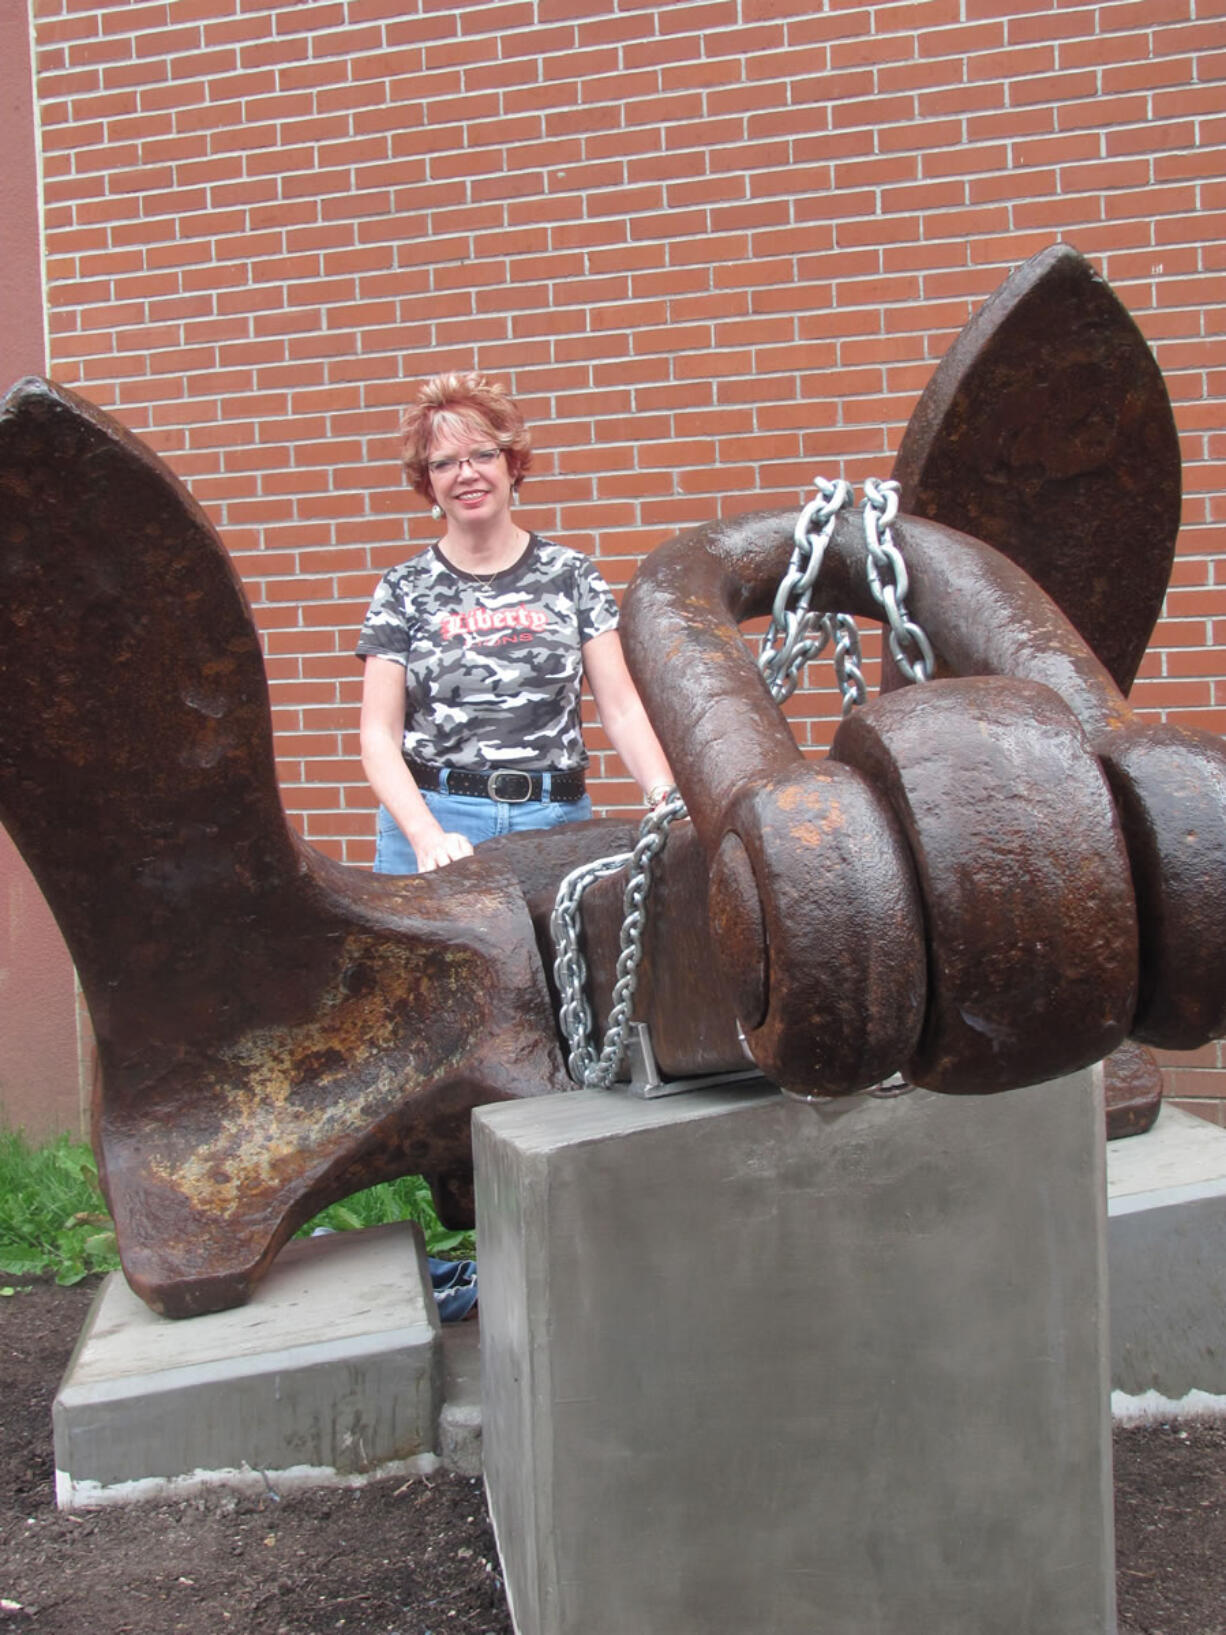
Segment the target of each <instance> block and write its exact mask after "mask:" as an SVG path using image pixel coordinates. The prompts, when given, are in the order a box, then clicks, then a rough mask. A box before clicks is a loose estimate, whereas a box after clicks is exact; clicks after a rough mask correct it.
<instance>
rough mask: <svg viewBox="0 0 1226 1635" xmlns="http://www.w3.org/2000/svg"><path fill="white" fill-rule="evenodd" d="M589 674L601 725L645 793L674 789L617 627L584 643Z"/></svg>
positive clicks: (584, 659)
mask: <svg viewBox="0 0 1226 1635" xmlns="http://www.w3.org/2000/svg"><path fill="white" fill-rule="evenodd" d="M583 669H584V672H585V674H586V675H587V679H588V683H589V685H590V686H591V689H592V695H593V697H594V698H595V700H596V708H597V709H598V710H599V711H600V720H601V724H602V725H603V727H604V730H605V731H606V732H607V733H608V735H609V738H610V739H611V741H612V744H613V748H614V749H615V750H616V751H617V753H618V754H619V755H620V756H621V758H622V760H623V761H624V762H625V763H626V766H627V767H628V768H629V770H630V775H631V776H632V777H633V778H635V779H637V781H638V783H639V784H640V785H641V786H642V788H643V790H644V792H645V793H647V794H648V795H649V796H650V795H661V794H662V793H663V792H664V791H666V790H668V789H671V788H672V783H673V774H672V769H671V768H670V767H669V764H668V757H667V756H666V755H665V753H664V751H663V749H662V748H661V747H660V740H659V739H658V738H657V737H656V735H655V732H654V731H653V729H652V725H651V722H650V721H649V720H648V719H647V711H646V710H645V709H644V708H643V701H642V699H641V698H640V697H639V694H638V688H637V687H636V686H635V685H634V682H633V681H632V680H631V679H630V672H629V670H627V668H626V660H625V657H624V655H623V653H622V639H621V637H620V636H619V635H618V634H617V631H616V630H606V631H604V632H603V633H602V634H601V635H599V636H593V637H592V639H591V641H588V642H585V643H584V644H583Z"/></svg>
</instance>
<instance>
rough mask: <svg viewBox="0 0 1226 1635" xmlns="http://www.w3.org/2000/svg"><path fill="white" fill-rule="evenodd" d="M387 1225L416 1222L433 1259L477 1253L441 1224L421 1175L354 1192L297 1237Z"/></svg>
mask: <svg viewBox="0 0 1226 1635" xmlns="http://www.w3.org/2000/svg"><path fill="white" fill-rule="evenodd" d="M389 1221H416V1222H417V1224H418V1225H419V1226H420V1227H421V1229H422V1235H423V1236H424V1237H425V1240H426V1249H427V1251H428V1252H429V1253H430V1254H432V1255H438V1256H456V1257H462V1256H471V1255H473V1254H474V1253H475V1252H476V1251H475V1246H474V1239H473V1234H472V1233H471V1232H452V1231H449V1230H448V1228H447V1227H445V1226H444V1225H443V1224H442V1223H441V1222H440V1220H439V1218H438V1215H437V1214H436V1213H435V1209H434V1200H433V1198H432V1197H431V1196H430V1188H429V1187H428V1186H427V1185H426V1182H425V1181H424V1180H423V1178H422V1177H421V1176H420V1175H402V1176H401V1177H400V1179H399V1180H398V1181H382V1182H380V1184H379V1185H378V1186H374V1187H368V1188H367V1189H366V1191H365V1192H355V1193H354V1195H353V1197H352V1198H345V1199H344V1200H343V1201H342V1202H341V1203H339V1204H331V1205H329V1207H328V1208H327V1209H325V1210H324V1211H323V1213H322V1214H320V1215H316V1217H315V1219H314V1220H312V1221H308V1222H307V1224H306V1225H305V1226H304V1227H303V1228H302V1230H301V1231H300V1232H299V1234H298V1236H299V1237H309V1236H310V1234H311V1233H312V1232H313V1231H315V1230H316V1228H318V1227H321V1226H322V1227H329V1228H330V1229H331V1230H332V1231H334V1232H350V1231H353V1230H355V1229H356V1228H358V1227H362V1226H384V1225H386V1224H387V1223H388V1222H389Z"/></svg>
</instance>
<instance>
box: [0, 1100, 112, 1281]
mask: <svg viewBox="0 0 1226 1635" xmlns="http://www.w3.org/2000/svg"><path fill="white" fill-rule="evenodd" d="M118 1265H119V1255H118V1253H117V1252H116V1249H115V1233H114V1230H113V1228H112V1226H111V1219H110V1216H109V1215H108V1214H107V1212H106V1205H105V1204H104V1203H103V1201H102V1194H101V1192H100V1191H99V1190H98V1169H97V1166H96V1165H95V1163H94V1155H93V1153H91V1152H90V1150H89V1148H88V1147H86V1146H84V1145H82V1144H81V1143H80V1142H72V1141H70V1140H69V1139H68V1138H67V1137H66V1136H62V1137H60V1139H59V1140H57V1141H51V1142H48V1143H47V1144H46V1145H45V1146H42V1147H31V1146H30V1144H29V1143H28V1142H27V1141H26V1139H25V1138H24V1136H22V1135H20V1134H18V1133H17V1132H15V1131H12V1130H0V1272H7V1273H9V1274H11V1275H15V1276H17V1277H29V1276H36V1275H38V1274H40V1273H43V1272H53V1273H54V1274H55V1281H56V1282H57V1283H79V1282H80V1281H81V1279H82V1278H83V1277H88V1276H89V1275H90V1273H91V1272H109V1271H113V1270H114V1269H115V1268H116V1267H117V1266H118Z"/></svg>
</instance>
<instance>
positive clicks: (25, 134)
mask: <svg viewBox="0 0 1226 1635" xmlns="http://www.w3.org/2000/svg"><path fill="white" fill-rule="evenodd" d="M0 141H2V142H3V152H4V155H5V162H4V164H3V165H2V166H0V230H2V232H3V240H2V242H3V264H4V277H3V278H0V390H7V388H8V387H9V385H10V384H11V383H12V382H13V381H14V380H16V379H18V378H19V377H20V376H22V375H29V374H42V372H43V370H44V368H45V367H46V364H45V356H46V345H45V341H44V327H43V289H42V265H41V255H40V247H39V228H38V164H37V155H36V151H35V143H34V106H33V92H32V88H31V80H30V39H29V22H28V18H27V15H26V8H25V6H24V4H14V3H12V0H9V3H7V4H5V5H3V6H0ZM77 1059H78V1053H77V1023H76V996H75V992H74V985H73V974H72V963H71V961H70V960H69V958H68V952H67V950H66V949H65V947H64V944H63V941H62V940H61V938H60V934H59V932H58V931H57V929H56V926H55V921H54V920H53V919H52V918H51V915H50V912H49V911H48V909H47V905H46V904H45V903H44V902H43V899H42V896H41V894H40V893H39V890H38V887H37V886H36V885H35V883H34V881H33V879H32V877H31V875H30V873H29V871H28V869H27V868H26V867H25V865H24V863H22V861H21V858H20V857H19V855H18V853H17V850H16V848H15V847H14V846H13V843H12V841H11V840H10V839H9V837H8V835H7V834H6V833H5V832H4V831H3V829H0V1122H3V1123H5V1124H9V1125H15V1126H19V1127H22V1128H24V1129H25V1130H27V1131H28V1133H29V1134H30V1135H32V1136H43V1135H49V1134H51V1133H52V1132H53V1131H57V1130H63V1129H67V1130H73V1131H74V1132H76V1131H80V1130H81V1128H82V1116H83V1115H82V1109H81V1096H80V1090H79V1083H80V1074H79V1072H78V1066H77Z"/></svg>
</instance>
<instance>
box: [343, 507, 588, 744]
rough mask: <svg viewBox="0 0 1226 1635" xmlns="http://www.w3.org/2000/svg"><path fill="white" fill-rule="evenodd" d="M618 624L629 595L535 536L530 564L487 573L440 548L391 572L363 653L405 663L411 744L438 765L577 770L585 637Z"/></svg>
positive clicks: (525, 559) (370, 617)
mask: <svg viewBox="0 0 1226 1635" xmlns="http://www.w3.org/2000/svg"><path fill="white" fill-rule="evenodd" d="M616 628H617V603H616V602H615V601H614V600H613V595H612V592H611V591H610V590H609V587H608V586H607V585H606V584H605V582H604V580H603V579H602V578H601V576H600V574H599V573H598V572H597V570H596V568H595V567H594V566H593V564H592V563H591V561H590V560H589V559H588V558H587V557H586V556H584V555H583V553H582V552H581V551H572V550H570V549H568V548H567V547H566V546H565V545H555V544H553V543H552V541H550V540H547V539H542V538H541V537H540V535H539V534H532V535H531V536H530V538H529V540H528V544H527V547H526V548H525V550H524V553H523V555H522V556H521V557H520V558H519V560H518V562H515V563H514V564H512V566H511V567H509V568H506V569H504V570H503V572H502V573H499V574H495V575H494V577H493V578H492V579H488V580H487V579H479V578H477V576H476V575H475V574H470V573H462V572H461V571H460V569H459V568H455V567H453V566H452V565H451V563H450V562H448V561H447V559H446V558H445V557H444V556H443V555H442V554H441V552H439V551H438V549H437V548H436V547H434V546H431V547H430V549H429V550H427V551H423V552H422V554H421V555H420V556H415V557H414V558H413V559H412V561H410V562H404V563H402V564H401V565H400V567H398V568H392V569H391V570H390V571H389V572H387V573H385V574H384V576H383V578H382V579H381V580H380V582H379V586H378V588H377V589H376V591H375V595H374V600H373V601H372V602H371V604H370V611H369V612H368V613H367V615H366V622H365V624H364V625H363V626H362V634H361V636H360V637H359V639H358V646H357V651H358V655H359V657H361V658H370V657H375V658H383V659H394V660H395V662H396V663H397V664H403V665H404V667H405V688H406V699H405V727H404V753H405V754H406V755H409V756H412V757H413V758H414V759H415V760H418V761H426V762H428V763H430V764H431V765H436V766H459V767H502V766H510V767H522V768H523V769H524V770H525V771H529V772H542V771H555V772H559V771H568V770H570V769H571V768H572V767H579V766H586V765H587V751H586V750H585V749H584V747H583V738H582V735H581V732H580V728H579V689H580V686H581V685H582V681H583V656H582V648H583V644H584V643H585V642H587V641H590V640H591V639H592V637H593V636H599V635H601V634H603V632H604V631H606V630H616Z"/></svg>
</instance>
